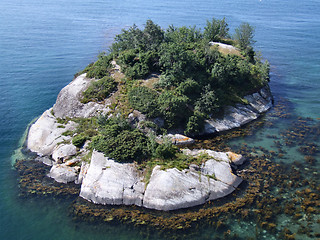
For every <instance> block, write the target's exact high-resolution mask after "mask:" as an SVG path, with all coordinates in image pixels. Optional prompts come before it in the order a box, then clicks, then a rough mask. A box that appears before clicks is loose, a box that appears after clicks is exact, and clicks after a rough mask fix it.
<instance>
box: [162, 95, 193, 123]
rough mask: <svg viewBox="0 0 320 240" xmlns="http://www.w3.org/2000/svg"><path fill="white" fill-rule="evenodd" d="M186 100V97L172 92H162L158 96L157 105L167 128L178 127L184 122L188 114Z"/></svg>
mask: <svg viewBox="0 0 320 240" xmlns="http://www.w3.org/2000/svg"><path fill="white" fill-rule="evenodd" d="M188 100H189V98H188V97H187V96H185V95H178V94H177V93H176V92H174V91H164V92H163V93H162V94H161V95H160V96H159V98H158V105H159V108H160V112H161V114H162V115H163V116H164V119H165V124H166V125H167V128H172V127H175V126H179V124H181V123H184V122H185V120H186V119H187V118H188V114H189V110H188V107H187V103H188Z"/></svg>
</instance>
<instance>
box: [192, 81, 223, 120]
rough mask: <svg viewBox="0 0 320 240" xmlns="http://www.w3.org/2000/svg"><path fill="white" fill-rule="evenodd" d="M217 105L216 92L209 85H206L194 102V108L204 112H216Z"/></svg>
mask: <svg viewBox="0 0 320 240" xmlns="http://www.w3.org/2000/svg"><path fill="white" fill-rule="evenodd" d="M219 107H220V105H219V102H218V98H217V97H216V93H215V92H214V91H213V90H210V85H208V86H206V87H205V88H204V92H203V93H202V94H201V97H200V98H199V99H198V100H197V101H196V103H195V110H196V111H199V112H201V113H205V114H214V113H216V112H218V110H219Z"/></svg>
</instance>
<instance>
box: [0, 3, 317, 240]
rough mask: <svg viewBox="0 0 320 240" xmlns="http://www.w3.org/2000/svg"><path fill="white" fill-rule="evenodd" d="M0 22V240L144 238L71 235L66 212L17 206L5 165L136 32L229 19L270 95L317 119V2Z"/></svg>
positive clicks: (92, 10)
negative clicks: (249, 30)
mask: <svg viewBox="0 0 320 240" xmlns="http://www.w3.org/2000/svg"><path fill="white" fill-rule="evenodd" d="M0 12H1V14H0V116H1V121H0V136H1V137H0V183H1V184H0V239H139V238H140V235H139V234H138V233H135V232H133V231H131V230H130V231H129V230H127V229H126V228H125V227H124V226H117V227H105V228H104V230H103V231H102V230H101V229H99V230H96V229H95V227H94V226H90V225H86V224H81V225H79V226H78V225H75V223H73V222H72V219H71V217H69V216H68V214H67V213H66V209H67V207H66V206H67V205H68V203H63V202H61V201H54V200H46V201H38V200H33V199H27V200H21V199H19V198H17V194H18V190H17V186H16V185H17V183H16V181H15V179H16V175H15V172H14V171H13V170H12V166H11V158H10V157H11V155H12V154H13V151H14V149H16V148H17V147H18V145H19V139H20V138H21V136H22V135H23V133H24V131H25V129H26V127H27V125H28V123H29V122H30V121H31V120H32V119H34V118H35V117H37V116H39V115H40V114H41V113H42V112H43V111H44V110H46V109H47V108H49V107H51V106H52V105H53V103H54V102H55V99H56V96H57V94H58V93H59V91H60V89H61V88H62V87H63V86H65V85H66V84H68V83H69V82H70V81H71V80H72V78H73V75H74V74H75V73H76V72H78V71H79V70H81V69H83V68H84V67H85V66H86V65H87V64H89V63H90V62H92V61H94V60H95V58H96V56H97V55H98V54H99V52H101V51H105V50H106V49H107V48H108V46H109V45H110V44H111V42H112V39H113V38H114V36H115V35H116V34H117V33H119V32H120V30H121V29H122V28H125V27H128V26H131V25H133V24H134V23H135V24H137V25H138V26H142V25H143V24H144V23H145V22H146V20H147V19H152V20H153V21H154V22H156V23H158V24H160V25H161V26H162V27H164V28H165V27H167V26H168V25H170V24H173V25H175V26H183V25H187V26H193V25H197V26H199V27H203V26H204V25H205V22H206V20H208V19H209V20H210V19H211V18H212V17H215V18H222V17H226V19H227V21H228V23H229V26H230V29H231V32H232V30H233V29H234V28H235V27H236V26H237V25H239V23H240V22H242V21H247V22H249V23H250V24H251V25H253V26H255V28H256V34H255V39H256V40H257V43H256V44H255V48H256V49H257V50H260V51H261V52H262V54H263V56H264V57H265V58H267V59H268V60H269V62H270V63H271V70H272V73H271V78H272V79H271V87H272V91H273V93H274V95H275V96H277V97H279V96H285V97H287V98H288V99H289V100H290V101H291V102H292V103H293V105H294V108H295V111H296V112H297V114H298V115H301V116H304V117H311V118H315V119H316V118H319V117H320V113H319V110H320V100H319V93H320V41H319V39H320V18H319V12H320V1H319V0H308V1H298V0H291V1H276V0H261V1H259V0H239V1H231V0H217V1H209V0H194V1H190V0H187V1H181V0H178V1H169V0H163V1H154V0H144V1H142V0H137V1H128V0H124V1H121V2H118V1H102V0H95V1H85V0H70V1H62V0H56V1H49V0H29V1H26V0H1V2H0Z"/></svg>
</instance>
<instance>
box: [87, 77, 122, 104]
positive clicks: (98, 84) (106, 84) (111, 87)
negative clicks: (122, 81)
mask: <svg viewBox="0 0 320 240" xmlns="http://www.w3.org/2000/svg"><path fill="white" fill-rule="evenodd" d="M116 87H117V83H116V82H115V81H114V79H113V78H112V77H103V78H102V79H100V80H98V81H94V82H91V84H90V86H89V87H88V89H87V90H85V91H84V92H83V93H82V96H83V97H82V99H81V102H82V103H88V102H91V101H102V100H104V99H105V98H107V97H108V96H109V95H110V94H111V93H112V92H113V91H115V89H116Z"/></svg>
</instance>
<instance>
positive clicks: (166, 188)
mask: <svg viewBox="0 0 320 240" xmlns="http://www.w3.org/2000/svg"><path fill="white" fill-rule="evenodd" d="M200 178H201V176H199V173H197V172H193V171H187V170H184V171H179V170H177V169H176V168H173V169H167V170H160V166H156V167H155V168H154V169H153V171H152V174H151V178H150V182H149V184H148V186H147V188H146V191H145V194H144V199H143V206H144V207H146V208H151V209H157V210H164V211H169V210H175V209H179V208H187V207H192V206H197V205H200V204H203V203H205V201H206V199H208V198H209V194H210V193H209V188H208V181H207V178H205V180H204V181H200Z"/></svg>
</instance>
